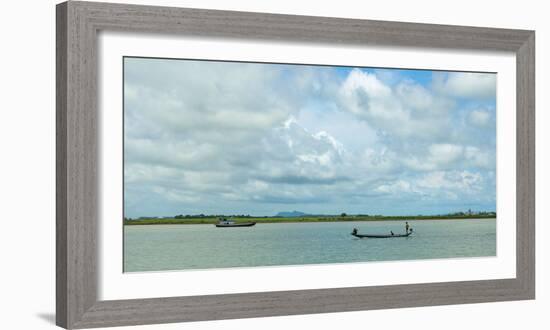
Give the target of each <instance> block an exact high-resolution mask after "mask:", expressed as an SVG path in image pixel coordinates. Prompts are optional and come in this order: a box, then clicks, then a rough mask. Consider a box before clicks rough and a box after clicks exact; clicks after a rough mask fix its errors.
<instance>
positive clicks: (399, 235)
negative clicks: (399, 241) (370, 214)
mask: <svg viewBox="0 0 550 330" xmlns="http://www.w3.org/2000/svg"><path fill="white" fill-rule="evenodd" d="M412 233H413V229H412V228H411V229H410V231H409V232H408V233H406V234H394V233H393V232H391V234H388V235H375V234H359V233H357V229H355V228H354V229H353V231H352V232H351V235H353V236H355V237H357V238H397V237H409V236H411V234H412Z"/></svg>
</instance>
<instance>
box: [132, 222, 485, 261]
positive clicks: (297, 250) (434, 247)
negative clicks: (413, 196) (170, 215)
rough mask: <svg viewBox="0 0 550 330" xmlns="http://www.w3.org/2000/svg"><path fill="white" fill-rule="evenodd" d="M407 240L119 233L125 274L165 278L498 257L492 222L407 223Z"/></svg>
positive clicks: (366, 227)
mask: <svg viewBox="0 0 550 330" xmlns="http://www.w3.org/2000/svg"><path fill="white" fill-rule="evenodd" d="M409 224H410V225H411V227H412V228H414V234H413V235H411V236H410V237H408V238H390V239H358V238H355V237H353V236H351V235H350V232H351V230H352V229H353V228H354V227H355V228H357V229H358V230H359V233H360V234H361V233H369V234H388V233H389V232H390V230H393V232H394V233H396V234H398V233H404V232H405V228H404V225H405V222H402V221H372V222H313V223H269V224H256V225H255V226H253V227H243V228H216V227H215V226H214V225H135V226H125V228H124V271H125V272H137V271H162V270H184V269H207V268H228V267H255V266H273V265H302V264H326V263H346V262H365V261H386V260H415V259H433V258H464V257H482V256H495V255H496V220H495V219H480V220H476V219H471V220H470V219H469V220H419V221H409Z"/></svg>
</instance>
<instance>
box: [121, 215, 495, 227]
mask: <svg viewBox="0 0 550 330" xmlns="http://www.w3.org/2000/svg"><path fill="white" fill-rule="evenodd" d="M496 217H497V216H496V215H463V216H353V215H349V216H345V217H342V216H334V217H330V216H327V217H311V216H306V217H292V218H291V217H288V218H285V217H236V218H231V219H232V220H234V221H235V222H236V223H239V222H256V223H301V222H304V223H306V222H353V221H365V222H368V221H412V220H468V219H478V220H482V219H496ZM217 222H218V218H217V217H199V218H184V219H176V218H160V219H159V218H146V219H135V220H124V225H125V226H139V225H199V224H215V223H217Z"/></svg>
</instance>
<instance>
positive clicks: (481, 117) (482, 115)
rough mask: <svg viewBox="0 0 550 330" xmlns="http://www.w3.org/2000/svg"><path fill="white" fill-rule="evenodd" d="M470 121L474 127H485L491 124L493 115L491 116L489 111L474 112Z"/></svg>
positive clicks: (470, 116) (469, 117) (471, 113)
mask: <svg viewBox="0 0 550 330" xmlns="http://www.w3.org/2000/svg"><path fill="white" fill-rule="evenodd" d="M468 119H469V121H470V123H471V124H472V125H476V126H479V127H485V126H487V124H488V123H489V120H490V119H491V115H490V114H489V112H488V111H484V110H474V111H472V112H470V115H469V116H468Z"/></svg>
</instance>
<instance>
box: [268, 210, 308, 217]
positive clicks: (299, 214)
mask: <svg viewBox="0 0 550 330" xmlns="http://www.w3.org/2000/svg"><path fill="white" fill-rule="evenodd" d="M306 215H307V214H306V213H304V212H299V211H292V212H279V213H277V214H276V215H275V216H276V217H282V218H298V217H303V216H306Z"/></svg>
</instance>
